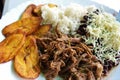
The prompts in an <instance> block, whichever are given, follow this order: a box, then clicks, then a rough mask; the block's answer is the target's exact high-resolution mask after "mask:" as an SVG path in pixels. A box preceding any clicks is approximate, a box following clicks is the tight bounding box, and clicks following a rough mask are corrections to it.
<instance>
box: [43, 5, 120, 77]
mask: <svg viewBox="0 0 120 80" xmlns="http://www.w3.org/2000/svg"><path fill="white" fill-rule="evenodd" d="M41 13H42V14H41V16H42V19H43V23H46V24H51V25H52V28H55V27H56V26H57V27H58V30H59V31H60V32H62V33H63V34H66V35H68V36H71V37H75V38H82V39H83V41H84V43H85V44H86V45H87V46H92V49H93V52H92V53H93V54H94V55H95V56H96V57H97V59H98V60H100V62H101V63H102V64H103V74H104V75H107V73H108V72H109V71H110V70H111V69H112V68H113V67H115V66H117V65H118V64H119V62H120V53H119V52H120V22H118V21H117V20H116V18H115V17H114V16H113V15H112V14H109V13H107V12H105V11H104V10H103V9H98V8H96V7H95V6H86V7H83V6H81V5H79V4H70V5H68V6H65V7H64V6H62V7H61V6H58V7H54V8H50V7H49V6H48V5H44V6H42V7H41Z"/></svg>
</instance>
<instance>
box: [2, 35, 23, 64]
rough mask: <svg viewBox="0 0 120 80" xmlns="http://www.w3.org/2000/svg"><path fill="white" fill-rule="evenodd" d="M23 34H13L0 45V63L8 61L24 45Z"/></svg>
mask: <svg viewBox="0 0 120 80" xmlns="http://www.w3.org/2000/svg"><path fill="white" fill-rule="evenodd" d="M24 40H25V36H24V35H23V34H13V35H11V36H9V37H7V38H6V39H4V40H3V41H2V42H1V43H0V63H3V62H7V61H10V60H11V59H13V58H14V56H15V55H17V51H18V50H20V48H21V47H22V45H23V44H24Z"/></svg>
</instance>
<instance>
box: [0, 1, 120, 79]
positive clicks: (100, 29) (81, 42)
mask: <svg viewBox="0 0 120 80" xmlns="http://www.w3.org/2000/svg"><path fill="white" fill-rule="evenodd" d="M119 31H120V22H118V21H117V20H116V18H115V17H114V16H113V15H112V14H109V13H107V12H105V11H104V10H103V9H98V8H96V7H95V6H84V7H83V6H81V5H79V4H70V5H66V6H59V5H56V4H51V3H50V4H40V5H35V4H30V5H28V7H27V8H26V9H25V11H24V12H23V13H22V15H21V17H20V19H19V20H18V21H16V22H14V23H12V24H9V25H8V26H6V27H5V28H4V29H3V30H2V33H3V35H4V36H5V37H6V39H5V40H4V41H2V42H1V43H0V63H3V62H6V61H9V60H11V59H13V58H14V68H15V71H16V72H17V73H18V74H19V75H20V76H21V77H23V78H28V79H29V78H31V79H34V78H37V77H38V76H39V74H40V72H43V73H44V74H45V77H46V79H47V80H53V78H55V77H56V76H58V75H59V76H61V77H62V78H63V79H65V80H88V79H89V80H101V79H102V77H103V76H104V75H107V73H108V72H109V71H110V70H111V69H112V68H113V67H115V66H117V65H118V64H119V62H120V32H119ZM17 37H18V38H17ZM3 53H4V54H3Z"/></svg>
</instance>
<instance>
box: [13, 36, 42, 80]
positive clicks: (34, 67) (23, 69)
mask: <svg viewBox="0 0 120 80" xmlns="http://www.w3.org/2000/svg"><path fill="white" fill-rule="evenodd" d="M14 68H15V71H16V72H17V73H18V74H19V75H20V76H21V77H23V78H27V79H29V78H30V79H33V78H36V77H38V76H39V74H40V66H39V54H38V49H37V45H36V40H35V38H34V37H33V36H28V37H27V38H26V40H25V44H24V45H23V47H22V48H21V49H20V51H19V52H18V54H17V55H16V56H15V59H14Z"/></svg>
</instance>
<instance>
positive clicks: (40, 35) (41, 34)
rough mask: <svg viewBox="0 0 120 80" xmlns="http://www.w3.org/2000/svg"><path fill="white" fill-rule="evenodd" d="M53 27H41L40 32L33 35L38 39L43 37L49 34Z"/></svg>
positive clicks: (37, 31)
mask: <svg viewBox="0 0 120 80" xmlns="http://www.w3.org/2000/svg"><path fill="white" fill-rule="evenodd" d="M50 28H51V25H49V24H47V25H41V26H39V28H38V30H36V32H34V33H33V34H34V35H35V36H36V37H42V36H44V35H45V34H47V32H48V31H49V30H50Z"/></svg>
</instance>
